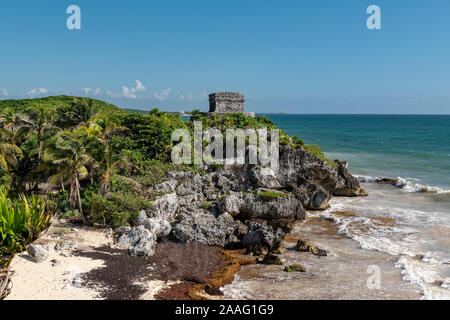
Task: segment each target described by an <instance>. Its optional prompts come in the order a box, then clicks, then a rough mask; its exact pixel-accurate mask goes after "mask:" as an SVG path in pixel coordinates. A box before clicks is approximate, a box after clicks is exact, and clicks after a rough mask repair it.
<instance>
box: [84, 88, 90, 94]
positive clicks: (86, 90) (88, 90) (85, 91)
mask: <svg viewBox="0 0 450 320" xmlns="http://www.w3.org/2000/svg"><path fill="white" fill-rule="evenodd" d="M83 92H84V94H85V95H88V94H89V92H91V88H84V89H83Z"/></svg>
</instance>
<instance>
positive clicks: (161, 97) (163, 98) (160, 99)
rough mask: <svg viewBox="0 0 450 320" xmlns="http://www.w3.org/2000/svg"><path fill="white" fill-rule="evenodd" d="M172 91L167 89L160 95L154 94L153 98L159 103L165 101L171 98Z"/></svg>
mask: <svg viewBox="0 0 450 320" xmlns="http://www.w3.org/2000/svg"><path fill="white" fill-rule="evenodd" d="M170 91H172V89H165V90H163V91H162V92H160V93H158V92H156V93H154V94H153V96H154V97H155V98H156V99H157V100H159V101H164V100H166V99H167V98H168V97H169V95H170Z"/></svg>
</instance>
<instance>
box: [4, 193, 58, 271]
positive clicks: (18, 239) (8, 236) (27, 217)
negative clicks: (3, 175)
mask: <svg viewBox="0 0 450 320" xmlns="http://www.w3.org/2000/svg"><path fill="white" fill-rule="evenodd" d="M52 215H53V212H52V211H51V210H47V208H46V205H45V203H44V202H43V201H42V200H41V198H39V197H35V196H32V197H31V198H27V197H26V196H24V195H21V196H20V197H19V198H18V199H17V200H15V201H14V202H13V201H11V200H9V199H8V198H7V197H6V192H5V191H4V190H0V269H4V268H7V267H8V266H9V264H10V263H11V260H12V258H13V257H14V255H16V254H18V253H21V252H23V251H24V250H26V247H27V246H28V245H29V244H30V243H32V242H33V241H35V240H36V239H37V238H38V237H39V236H40V235H41V234H42V233H43V232H44V231H46V230H47V229H48V227H49V226H50V219H51V217H52Z"/></svg>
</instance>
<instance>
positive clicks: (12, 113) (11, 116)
mask: <svg viewBox="0 0 450 320" xmlns="http://www.w3.org/2000/svg"><path fill="white" fill-rule="evenodd" d="M27 121H28V119H27V117H26V116H25V115H23V114H21V113H18V112H16V110H14V108H6V109H5V110H4V111H3V113H2V114H1V115H0V124H1V125H2V127H3V129H5V130H9V131H11V132H13V133H14V132H15V129H16V128H19V129H20V128H22V127H23V126H24V124H26V123H27Z"/></svg>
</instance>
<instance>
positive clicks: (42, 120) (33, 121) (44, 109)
mask: <svg viewBox="0 0 450 320" xmlns="http://www.w3.org/2000/svg"><path fill="white" fill-rule="evenodd" d="M28 113H29V115H30V117H29V119H30V120H29V121H28V128H29V130H33V131H35V132H36V134H37V144H38V145H37V154H38V155H37V157H38V162H40V161H41V160H42V156H43V153H44V136H45V133H46V132H47V131H48V130H51V129H55V128H56V126H55V125H54V120H55V108H54V107H52V106H43V105H42V104H39V106H32V107H30V108H29V109H28Z"/></svg>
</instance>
